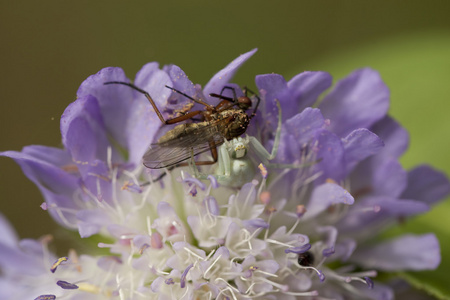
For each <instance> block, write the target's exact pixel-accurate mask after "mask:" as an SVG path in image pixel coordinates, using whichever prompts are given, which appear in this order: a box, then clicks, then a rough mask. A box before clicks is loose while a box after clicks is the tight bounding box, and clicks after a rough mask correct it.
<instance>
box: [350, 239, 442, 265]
mask: <svg viewBox="0 0 450 300" xmlns="http://www.w3.org/2000/svg"><path fill="white" fill-rule="evenodd" d="M351 261H353V262H356V263H358V264H360V265H362V266H364V267H367V268H374V269H377V270H383V271H405V270H415V271H418V270H434V269H436V268H437V267H438V266H439V264H440V262H441V254H440V247H439V241H438V240H437V238H436V236H435V235H434V234H425V235H421V236H414V235H404V236H402V237H400V238H396V239H393V240H390V241H388V242H384V243H382V244H379V245H376V246H371V247H367V248H361V249H359V250H357V251H356V252H355V254H354V255H352V257H351Z"/></svg>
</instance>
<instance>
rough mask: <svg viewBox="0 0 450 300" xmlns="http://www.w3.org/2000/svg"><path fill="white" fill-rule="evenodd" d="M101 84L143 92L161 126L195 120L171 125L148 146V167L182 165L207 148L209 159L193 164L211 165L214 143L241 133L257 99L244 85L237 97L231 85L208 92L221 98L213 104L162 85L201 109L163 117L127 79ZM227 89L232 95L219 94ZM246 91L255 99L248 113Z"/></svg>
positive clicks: (248, 121) (145, 159) (145, 162)
mask: <svg viewBox="0 0 450 300" xmlns="http://www.w3.org/2000/svg"><path fill="white" fill-rule="evenodd" d="M105 84H122V85H126V86H129V87H131V88H133V89H135V90H136V91H138V92H140V93H142V94H143V95H145V97H146V98H147V99H148V101H150V104H151V105H152V107H153V109H154V110H155V112H156V114H157V115H158V118H159V119H160V120H161V122H162V123H163V124H165V125H168V124H176V123H179V122H183V121H187V120H192V121H195V122H193V123H183V124H180V125H177V126H175V127H174V128H173V129H171V130H169V131H168V132H167V133H166V134H165V135H163V136H162V137H161V138H160V139H159V140H158V142H156V143H154V144H152V145H151V146H150V148H149V149H148V150H147V152H146V153H145V154H144V157H143V162H144V165H145V166H146V167H147V168H150V169H160V168H167V167H172V168H173V167H176V166H185V165H187V163H183V161H185V160H187V159H189V158H192V157H194V156H196V155H198V154H200V153H204V152H206V151H211V154H212V158H213V161H197V162H195V164H196V165H210V164H214V163H215V162H217V146H220V145H221V144H223V143H224V142H225V140H228V141H229V140H232V139H233V138H236V137H239V136H240V135H242V134H244V133H245V131H246V130H247V127H248V124H249V123H250V120H251V119H252V118H253V117H254V116H255V115H256V110H257V109H258V105H259V102H260V98H259V97H258V96H257V95H256V94H255V93H253V92H252V91H250V90H248V89H247V88H244V96H241V97H237V96H236V91H235V90H234V88H232V87H229V86H225V87H224V88H223V89H222V91H221V92H220V94H214V93H212V94H210V96H211V97H216V98H219V99H221V100H222V101H221V102H220V103H219V104H217V105H216V106H213V105H210V104H208V103H206V102H204V101H203V100H200V99H194V98H192V97H190V96H189V95H187V94H185V93H183V92H181V91H178V90H176V89H174V88H172V87H169V86H166V87H167V88H169V89H171V90H172V91H174V92H176V93H178V94H180V95H183V96H185V97H187V98H188V99H190V100H192V101H194V102H196V103H198V104H201V105H203V106H204V107H205V109H204V110H194V111H186V112H185V113H184V114H183V115H181V116H177V117H174V118H171V119H168V120H165V119H164V117H163V115H162V114H161V112H160V110H159V109H158V107H156V105H155V102H154V101H153V99H152V97H151V96H150V94H149V93H147V92H146V91H144V90H142V89H140V88H139V87H137V86H135V85H134V84H131V83H128V82H121V81H109V82H105ZM227 89H228V90H230V91H231V92H232V94H233V98H231V97H226V96H224V95H222V94H223V92H224V91H225V90H227ZM247 92H250V93H252V94H253V95H255V97H256V98H257V102H256V105H255V108H254V109H253V112H252V113H251V115H247V113H246V111H247V110H248V109H250V108H251V106H252V101H251V100H250V98H249V97H248V96H247ZM197 116H200V120H195V119H193V118H194V117H197Z"/></svg>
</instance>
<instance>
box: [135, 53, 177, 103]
mask: <svg viewBox="0 0 450 300" xmlns="http://www.w3.org/2000/svg"><path fill="white" fill-rule="evenodd" d="M180 72H182V71H181V70H180ZM183 74H184V73H183ZM179 75H181V73H180V74H179ZM184 76H186V75H184ZM134 84H135V85H136V86H138V87H139V88H141V89H143V90H144V91H146V92H147V93H149V95H150V96H151V97H152V99H153V101H155V104H156V106H157V107H158V108H159V109H160V110H161V111H162V110H163V108H164V107H165V106H166V105H167V99H168V98H169V96H170V95H171V94H172V91H171V90H170V89H168V88H166V85H168V86H170V87H172V86H173V82H172V80H170V77H169V74H167V72H165V71H163V70H160V69H159V66H158V63H156V62H152V63H148V64H146V65H144V66H143V67H142V68H141V69H140V70H139V72H137V74H136V78H135V79H134ZM134 92H135V93H136V96H137V97H138V98H141V99H142V100H144V102H145V103H146V104H147V105H149V106H150V103H149V102H148V100H147V99H146V98H145V97H144V96H143V95H142V94H140V93H138V92H136V91H134Z"/></svg>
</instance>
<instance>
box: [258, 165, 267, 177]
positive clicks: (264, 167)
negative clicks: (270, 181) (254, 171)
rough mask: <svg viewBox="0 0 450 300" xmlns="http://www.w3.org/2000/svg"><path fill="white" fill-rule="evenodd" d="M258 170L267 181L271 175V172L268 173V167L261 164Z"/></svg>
mask: <svg viewBox="0 0 450 300" xmlns="http://www.w3.org/2000/svg"><path fill="white" fill-rule="evenodd" d="M258 169H259V172H260V173H261V176H262V177H263V178H264V179H266V178H267V175H268V174H269V172H268V171H267V168H266V166H265V165H263V164H262V163H260V164H259V165H258Z"/></svg>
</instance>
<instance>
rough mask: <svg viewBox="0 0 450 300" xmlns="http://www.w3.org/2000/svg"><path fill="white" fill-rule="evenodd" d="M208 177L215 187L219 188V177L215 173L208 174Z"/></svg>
mask: <svg viewBox="0 0 450 300" xmlns="http://www.w3.org/2000/svg"><path fill="white" fill-rule="evenodd" d="M206 179H208V180H209V181H210V182H211V186H212V188H213V189H217V188H218V187H219V186H220V185H219V182H218V181H217V178H216V177H215V176H213V175H208V177H206Z"/></svg>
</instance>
